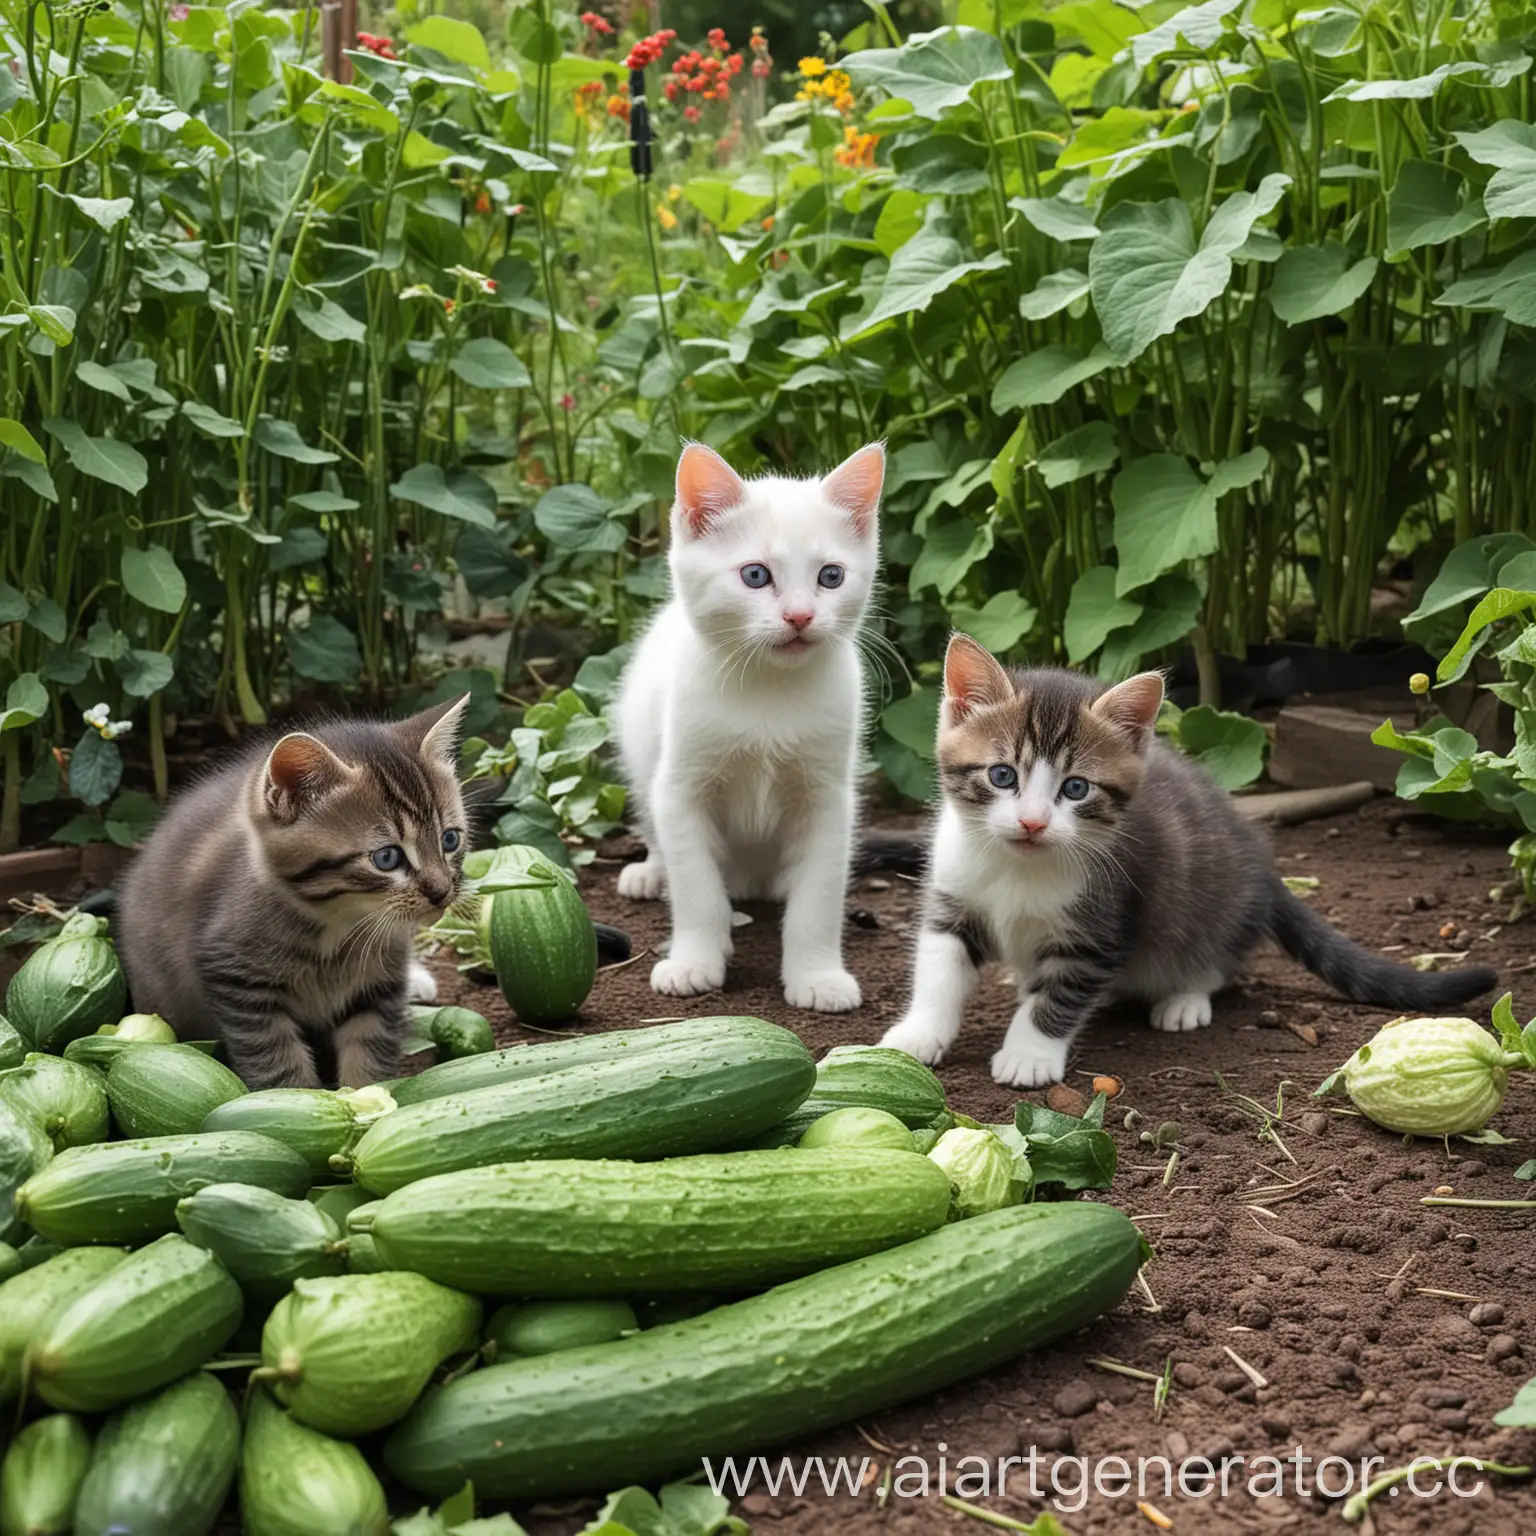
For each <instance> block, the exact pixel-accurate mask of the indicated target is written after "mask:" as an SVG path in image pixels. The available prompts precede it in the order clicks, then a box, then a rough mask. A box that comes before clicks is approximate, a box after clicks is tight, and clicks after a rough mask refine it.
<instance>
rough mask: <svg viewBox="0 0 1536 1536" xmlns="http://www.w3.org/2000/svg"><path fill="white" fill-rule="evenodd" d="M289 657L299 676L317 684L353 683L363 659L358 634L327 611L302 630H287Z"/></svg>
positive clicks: (318, 614)
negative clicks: (311, 679) (359, 649)
mask: <svg viewBox="0 0 1536 1536" xmlns="http://www.w3.org/2000/svg"><path fill="white" fill-rule="evenodd" d="M287 642H288V660H289V661H290V662H291V663H292V665H293V670H294V671H295V672H297V673H298V674H299V676H300V677H308V678H313V679H314V681H315V682H317V683H354V682H356V681H357V676H358V673H359V672H361V671H362V666H363V658H362V655H361V653H360V652H359V651H358V648H357V637H356V636H355V635H354V634H353V633H352V631H351V630H350V629H348V628H347V626H346V625H345V624H343V623H341V622H340V621H339V620H337V619H333V618H332V617H331V616H330V614H328V613H317V614H314V615H313V616H312V617H311V618H310V621H309V623H308V624H307V625H305V626H304V628H302V629H290V630H289V631H288V632H287Z"/></svg>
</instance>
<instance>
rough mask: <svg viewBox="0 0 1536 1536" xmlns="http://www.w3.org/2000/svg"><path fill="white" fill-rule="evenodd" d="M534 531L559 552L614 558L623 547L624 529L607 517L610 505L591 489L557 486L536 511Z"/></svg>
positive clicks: (547, 494)
mask: <svg viewBox="0 0 1536 1536" xmlns="http://www.w3.org/2000/svg"><path fill="white" fill-rule="evenodd" d="M533 521H534V525H535V527H537V528H538V530H539V532H540V533H542V534H543V535H544V537H545V538H546V539H548V540H549V542H550V543H551V544H553V545H555V546H556V548H558V549H580V550H590V551H594V552H597V551H602V552H605V553H608V554H613V553H615V552H616V551H617V550H620V549H622V548H623V547H624V526H623V524H622V523H618V522H615V521H614V520H613V519H612V518H610V517H609V515H608V503H607V502H606V501H604V500H603V498H602V497H601V496H599V495H598V494H597V492H596V491H594V490H593V489H592V487H591V486H590V485H579V484H572V485H557V486H555V487H554V488H553V489H551V490H548V491H545V493H544V494H543V495H542V496H541V497H539V499H538V501H537V502H536V503H535V505H534V508H533Z"/></svg>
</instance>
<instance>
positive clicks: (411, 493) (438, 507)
mask: <svg viewBox="0 0 1536 1536" xmlns="http://www.w3.org/2000/svg"><path fill="white" fill-rule="evenodd" d="M389 494H390V495H391V496H393V497H395V498H396V500H398V501H413V502H415V503H416V505H417V506H421V507H426V508H427V510H428V511H431V512H440V513H442V515H443V516H444V517H452V518H456V519H457V520H458V521H459V522H461V523H474V524H475V525H476V526H477V527H480V528H494V527H495V526H496V491H495V489H494V488H493V487H492V486H491V484H490V483H489V482H488V481H486V480H484V479H482V478H481V477H480V476H479V475H477V474H475V473H474V472H473V471H472V470H468V469H455V470H452V471H450V472H449V473H447V474H444V472H443V470H442V467H441V466H440V465H437V464H418V465H416V467H415V468H414V469H408V470H406V472H405V473H404V474H403V475H401V477H400V478H399V480H397V481H396V482H395V484H394V485H392V486H390V488H389Z"/></svg>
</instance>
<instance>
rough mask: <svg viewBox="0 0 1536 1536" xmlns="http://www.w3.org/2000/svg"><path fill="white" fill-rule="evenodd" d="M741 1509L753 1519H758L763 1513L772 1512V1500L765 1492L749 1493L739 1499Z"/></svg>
mask: <svg viewBox="0 0 1536 1536" xmlns="http://www.w3.org/2000/svg"><path fill="white" fill-rule="evenodd" d="M741 1511H742V1513H743V1514H745V1515H751V1516H752V1517H753V1518H754V1519H760V1518H761V1517H762V1516H764V1515H771V1514H773V1512H774V1509H773V1500H772V1499H770V1498H769V1497H768V1495H767V1494H766V1493H749V1494H748V1495H747V1496H746V1498H744V1499H743V1500H742V1501H741Z"/></svg>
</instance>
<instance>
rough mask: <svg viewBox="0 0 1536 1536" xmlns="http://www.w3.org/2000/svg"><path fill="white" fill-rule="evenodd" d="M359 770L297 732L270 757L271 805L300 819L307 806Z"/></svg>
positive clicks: (267, 785) (277, 811)
mask: <svg viewBox="0 0 1536 1536" xmlns="http://www.w3.org/2000/svg"><path fill="white" fill-rule="evenodd" d="M356 771H357V770H356V769H355V768H352V767H351V766H350V765H349V764H347V763H344V762H342V760H341V759H340V758H339V757H337V756H336V754H335V753H334V752H332V751H331V749H330V748H329V747H328V746H326V744H325V743H324V742H323V741H321V740H319V739H318V738H317V737H314V736H310V735H308V734H306V733H305V732H303V731H293V732H291V733H290V734H289V735H287V736H284V737H283V739H282V740H281V741H280V742H278V744H277V745H276V746H275V747H273V748H272V752H271V754H270V756H268V758H267V766H266V771H265V774H264V784H265V789H266V801H267V805H268V807H269V808H270V809H271V810H272V811H273V812H274V813H275V814H277V815H279V816H296V815H297V814H298V813H299V812H300V811H301V810H302V809H303V808H304V806H305V805H306V804H308V803H309V802H310V801H312V800H315V799H318V798H319V797H320V796H321V795H325V794H329V793H330V791H331V790H333V789H335V788H336V787H337V786H338V785H339V784H342V783H344V782H345V781H346V780H347V779H349V778H351V776H352V775H353V774H354V773H355V772H356Z"/></svg>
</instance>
